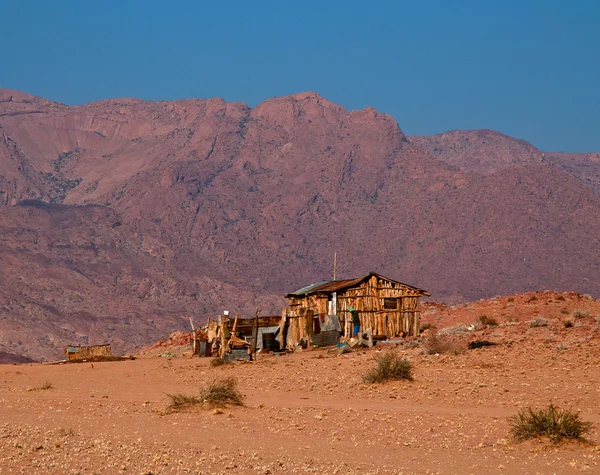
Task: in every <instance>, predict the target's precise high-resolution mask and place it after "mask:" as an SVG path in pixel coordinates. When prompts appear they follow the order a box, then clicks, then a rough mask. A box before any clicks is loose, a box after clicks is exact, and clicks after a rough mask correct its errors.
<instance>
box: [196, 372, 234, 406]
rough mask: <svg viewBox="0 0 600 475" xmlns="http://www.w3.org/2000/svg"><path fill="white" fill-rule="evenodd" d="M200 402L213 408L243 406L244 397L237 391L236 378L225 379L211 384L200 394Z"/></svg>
mask: <svg viewBox="0 0 600 475" xmlns="http://www.w3.org/2000/svg"><path fill="white" fill-rule="evenodd" d="M200 400H201V401H202V402H203V403H205V404H208V405H209V406H211V407H224V406H226V405H227V404H231V405H232V406H243V405H244V397H243V396H242V393H240V392H239V391H238V389H237V382H236V380H235V378H233V377H231V378H225V379H221V380H217V381H214V382H212V383H211V384H209V385H208V386H207V387H206V388H204V389H203V390H202V391H201V392H200Z"/></svg>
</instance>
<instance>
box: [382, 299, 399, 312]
mask: <svg viewBox="0 0 600 475" xmlns="http://www.w3.org/2000/svg"><path fill="white" fill-rule="evenodd" d="M383 308H384V309H386V310H396V309H397V308H398V299H383Z"/></svg>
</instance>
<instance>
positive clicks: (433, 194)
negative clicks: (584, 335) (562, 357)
mask: <svg viewBox="0 0 600 475" xmlns="http://www.w3.org/2000/svg"><path fill="white" fill-rule="evenodd" d="M596 158H597V157H596V155H594V154H590V155H589V157H588V156H586V158H583V157H580V156H578V155H576V156H572V155H565V154H549V153H542V152H540V151H538V150H537V149H535V147H533V146H531V145H529V144H527V143H526V142H523V141H518V140H515V139H512V138H510V137H506V136H503V135H501V134H498V133H495V132H491V131H468V132H460V131H457V132H449V133H446V134H441V135H439V136H433V137H406V136H405V135H404V133H403V132H402V130H401V129H400V127H399V126H398V124H397V123H396V121H395V120H394V119H393V118H392V117H390V116H388V115H386V114H381V113H379V112H378V111H376V110H375V109H373V108H366V109H364V110H360V111H348V110H346V109H344V108H343V107H341V106H339V105H336V104H333V103H331V102H329V101H327V100H326V99H324V98H322V97H320V96H319V95H318V94H315V93H304V94H296V95H292V96H287V97H279V98H274V99H269V100H267V101H264V102H263V103H261V104H259V105H258V106H256V107H255V108H250V107H248V106H247V105H245V104H242V103H227V102H225V101H223V100H221V99H209V100H202V99H190V100H182V101H170V102H148V101H141V100H134V99H118V100H107V101H101V102H97V103H92V104H87V105H83V106H70V107H69V106H65V105H62V104H58V103H54V102H49V101H46V100H44V99H40V98H36V97H33V96H29V95H26V94H22V93H18V92H15V91H8V90H0V204H1V205H0V259H1V260H2V261H1V262H2V269H0V276H2V279H3V282H7V283H8V285H7V284H4V285H3V286H2V288H0V292H2V293H0V298H2V299H3V301H0V345H2V346H0V350H5V351H9V352H13V353H18V354H22V355H25V356H29V357H41V356H44V357H49V356H50V355H52V357H55V356H56V354H57V352H58V349H59V348H60V346H61V345H64V344H65V342H68V343H74V342H77V341H81V342H85V341H89V342H90V343H93V342H97V341H98V340H100V339H108V340H111V341H114V342H116V343H117V344H118V345H120V348H123V349H127V348H130V347H132V346H135V345H139V344H143V343H147V342H149V341H152V340H156V339H158V338H157V337H161V336H163V335H164V334H166V333H168V330H176V329H179V327H177V328H175V327H176V326H177V325H183V322H185V320H186V318H187V317H188V316H194V318H196V319H197V320H201V319H203V318H205V317H206V316H208V315H211V314H215V313H216V312H220V311H221V310H222V309H225V308H227V309H229V310H232V311H240V312H243V313H250V312H253V311H254V309H255V308H256V307H260V308H261V309H262V311H263V313H279V312H280V311H281V308H280V307H281V305H282V304H283V303H284V302H283V300H282V298H281V296H282V295H283V294H285V293H286V292H288V291H290V290H294V289H296V288H298V287H301V286H303V285H305V284H307V283H310V282H313V281H317V280H322V279H324V278H330V277H331V274H332V261H333V253H334V252H337V253H338V275H339V276H341V277H345V276H356V275H361V274H363V273H366V272H369V271H378V272H380V273H382V274H384V275H389V276H390V277H393V278H397V279H400V280H402V281H405V282H408V283H413V284H415V285H418V286H419V287H422V288H426V289H428V290H429V291H431V292H432V294H433V298H434V299H436V300H445V301H448V302H456V301H465V300H473V299H478V298H483V297H487V296H493V295H496V294H508V293H515V292H521V291H527V290H537V289H554V290H577V291H580V292H587V293H591V294H593V295H596V296H598V295H600V260H599V257H598V256H600V241H599V238H598V236H600V233H599V230H600V214H599V213H598V211H597V210H598V209H600V208H599V206H600V196H599V194H598V187H597V186H596V185H597V184H598V180H600V173H599V174H597V173H596V170H597V168H595V167H596ZM24 322H26V324H24ZM8 329H10V330H8ZM167 329H168V330H167ZM20 335H27V337H26V338H25V339H24V338H20ZM86 338H87V340H86ZM73 340H75V341H73ZM9 341H10V343H9ZM25 341H26V342H27V347H26V348H22V346H23V345H24V344H25ZM19 342H21V345H19Z"/></svg>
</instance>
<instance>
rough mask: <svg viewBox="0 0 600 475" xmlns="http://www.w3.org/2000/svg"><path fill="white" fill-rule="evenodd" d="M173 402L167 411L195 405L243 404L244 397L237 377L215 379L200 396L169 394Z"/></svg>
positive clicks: (213, 406) (175, 410) (221, 405)
mask: <svg viewBox="0 0 600 475" xmlns="http://www.w3.org/2000/svg"><path fill="white" fill-rule="evenodd" d="M167 396H168V397H169V399H170V400H171V402H170V403H169V405H168V406H167V412H177V411H182V410H186V409H191V408H193V407H194V406H205V407H209V408H215V407H225V406H227V405H228V404H231V405H232V406H243V405H244V402H243V399H244V397H243V396H242V394H241V393H240V392H239V391H238V390H237V383H236V380H235V378H233V377H231V378H225V379H221V380H215V381H213V382H212V383H210V384H209V385H208V386H206V387H205V388H204V389H202V390H201V391H200V394H199V395H198V396H190V395H187V394H181V393H179V394H167Z"/></svg>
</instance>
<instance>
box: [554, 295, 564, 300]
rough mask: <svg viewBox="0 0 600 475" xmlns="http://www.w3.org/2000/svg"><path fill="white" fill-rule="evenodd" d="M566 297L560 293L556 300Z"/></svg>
mask: <svg viewBox="0 0 600 475" xmlns="http://www.w3.org/2000/svg"><path fill="white" fill-rule="evenodd" d="M564 299H565V298H564V297H563V296H562V295H559V296H558V297H556V300H564Z"/></svg>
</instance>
